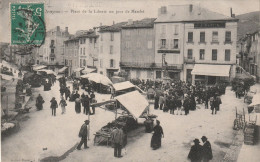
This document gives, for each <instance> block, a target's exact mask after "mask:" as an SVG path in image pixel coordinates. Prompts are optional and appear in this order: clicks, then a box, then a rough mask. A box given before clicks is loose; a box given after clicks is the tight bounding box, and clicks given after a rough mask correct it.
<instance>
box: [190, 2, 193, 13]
mask: <svg viewBox="0 0 260 162" xmlns="http://www.w3.org/2000/svg"><path fill="white" fill-rule="evenodd" d="M192 8H193V6H192V4H190V5H189V11H190V12H192Z"/></svg>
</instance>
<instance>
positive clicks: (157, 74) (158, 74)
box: [156, 71, 162, 79]
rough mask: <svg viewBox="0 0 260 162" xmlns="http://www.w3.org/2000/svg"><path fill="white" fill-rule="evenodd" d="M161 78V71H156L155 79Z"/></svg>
mask: <svg viewBox="0 0 260 162" xmlns="http://www.w3.org/2000/svg"><path fill="white" fill-rule="evenodd" d="M160 78H162V72H161V71H156V79H160Z"/></svg>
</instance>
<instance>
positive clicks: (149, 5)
mask: <svg viewBox="0 0 260 162" xmlns="http://www.w3.org/2000/svg"><path fill="white" fill-rule="evenodd" d="M19 1H22V0H2V1H0V3H1V5H0V16H1V18H0V22H1V23H0V42H11V32H10V10H9V3H17V2H19ZM32 1H33V2H44V4H45V5H44V7H45V23H46V28H47V30H49V29H52V28H54V27H56V26H60V27H61V29H64V28H65V27H68V28H69V32H70V33H71V34H75V32H76V31H77V30H88V29H91V28H93V27H94V26H99V25H100V23H102V25H112V24H113V22H115V23H118V22H122V21H127V20H128V19H133V20H140V19H143V18H156V17H157V14H158V9H159V8H160V7H161V6H168V5H183V4H193V5H199V6H201V7H205V8H208V9H209V10H211V11H214V12H218V13H221V14H224V15H227V16H230V8H231V7H232V10H233V13H234V14H236V15H239V14H244V13H248V12H253V11H260V10H259V8H260V6H259V5H260V3H259V0H73V1H72V0H23V2H32ZM94 10H95V12H97V11H103V12H104V11H106V13H94ZM132 10H135V11H141V13H131V11H132ZM57 11H59V12H60V11H67V12H66V13H65V12H63V13H57ZM76 11H80V13H77V12H76ZM83 11H84V13H83ZM89 11H92V13H90V12H89ZM109 11H113V12H114V13H108V12H109ZM116 11H120V12H121V13H117V12H116ZM126 11H130V12H129V13H126ZM55 12H56V13H55ZM122 12H123V13H122Z"/></svg>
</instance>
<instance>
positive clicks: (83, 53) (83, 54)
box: [83, 47, 86, 55]
mask: <svg viewBox="0 0 260 162" xmlns="http://www.w3.org/2000/svg"><path fill="white" fill-rule="evenodd" d="M85 54H86V53H85V47H84V48H83V55H85Z"/></svg>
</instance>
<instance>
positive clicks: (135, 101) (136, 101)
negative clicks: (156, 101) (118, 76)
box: [115, 91, 149, 118]
mask: <svg viewBox="0 0 260 162" xmlns="http://www.w3.org/2000/svg"><path fill="white" fill-rule="evenodd" d="M115 99H116V100H117V101H118V102H120V104H122V105H123V106H124V107H125V108H126V109H127V110H128V111H129V113H131V114H132V115H133V116H134V117H135V118H139V117H140V116H141V115H142V114H143V112H144V111H145V110H146V109H147V108H148V106H149V103H148V101H147V100H146V99H145V97H144V96H143V95H141V94H140V93H139V92H138V91H133V92H129V93H126V94H123V95H120V96H117V97H116V98H115Z"/></svg>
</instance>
